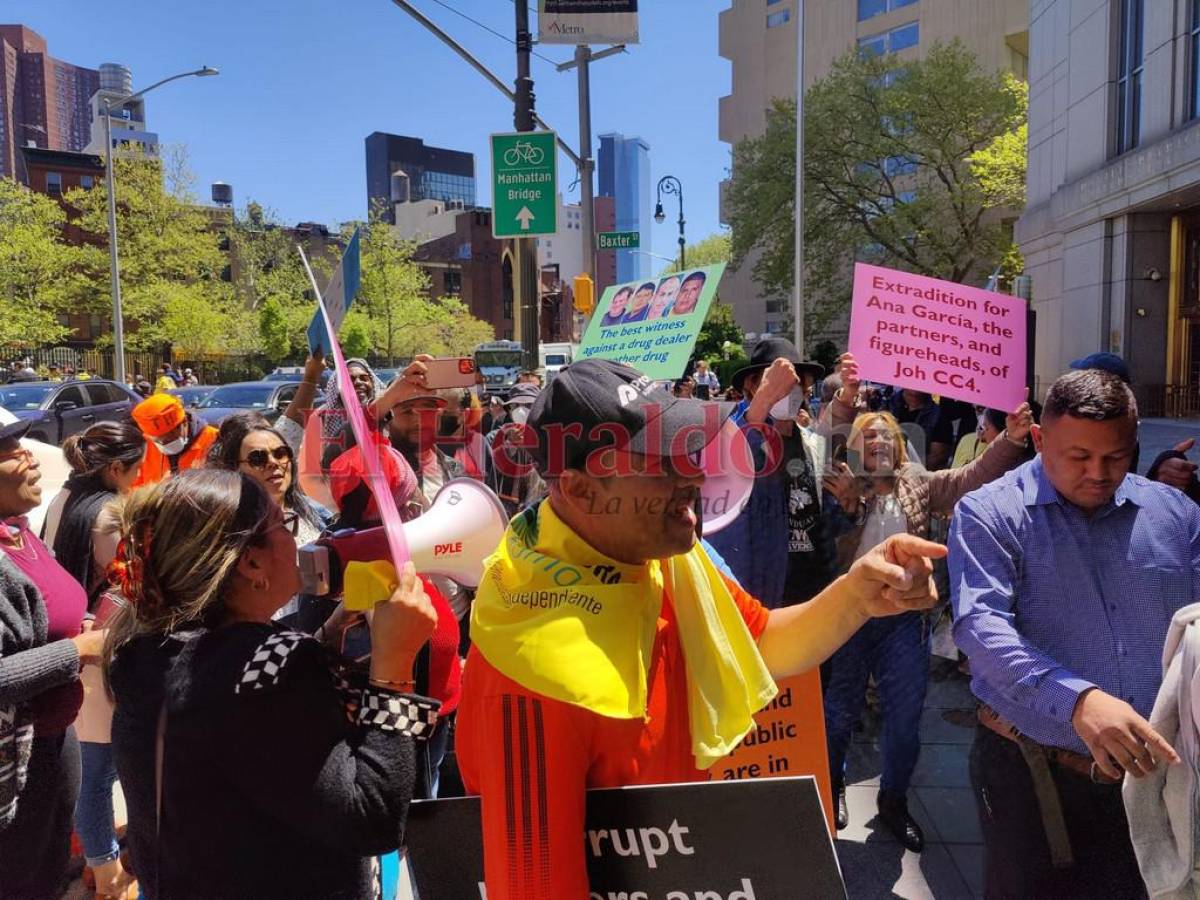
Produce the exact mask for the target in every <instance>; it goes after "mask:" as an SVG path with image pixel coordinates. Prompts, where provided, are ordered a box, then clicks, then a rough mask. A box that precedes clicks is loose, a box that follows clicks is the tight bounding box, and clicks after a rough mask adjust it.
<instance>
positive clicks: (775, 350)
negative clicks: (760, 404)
mask: <svg viewBox="0 0 1200 900" xmlns="http://www.w3.org/2000/svg"><path fill="white" fill-rule="evenodd" d="M777 359H786V360H788V361H789V362H791V364H792V365H793V366H795V367H796V374H797V375H801V376H803V375H805V374H809V375H812V377H813V380H814V381H815V380H817V379H819V378H822V377H824V375H825V367H824V366H823V365H821V364H820V363H815V362H810V361H806V360H802V359H801V358H800V351H798V350H797V349H796V345H795V344H793V343H792V342H791V341H789V340H788V339H787V338H784V337H775V336H773V335H772V336H769V337H765V338H763V339H762V340H761V341H759V342H758V343H757V344H755V345H754V350H753V351H752V352H751V354H750V363H749V365H746V366H743V367H742V368H740V369H738V370H737V371H736V372H734V373H733V378H732V379H731V380H732V383H733V386H734V388H735V389H737V390H739V391H740V390H741V389H742V382H744V381H745V380H746V378H747V376H750V375H753V374H754V373H755V372H761V371H763V369H766V368H767V367H768V366H770V365H771V363H773V362H775V360H777Z"/></svg>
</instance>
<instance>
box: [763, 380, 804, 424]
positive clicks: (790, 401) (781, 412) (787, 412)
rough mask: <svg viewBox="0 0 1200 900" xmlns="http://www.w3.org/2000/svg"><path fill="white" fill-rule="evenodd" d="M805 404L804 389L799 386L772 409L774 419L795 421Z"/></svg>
mask: <svg viewBox="0 0 1200 900" xmlns="http://www.w3.org/2000/svg"><path fill="white" fill-rule="evenodd" d="M803 403H804V388H802V387H800V386H799V385H797V386H796V387H794V388H792V390H791V393H789V394H788V395H787V396H786V397H784V398H783V399H782V400H780V401H778V402H777V403H776V404H775V405H774V406H772V407H771V418H772V419H794V418H796V413H798V412H799V411H800V407H801V405H802V404H803Z"/></svg>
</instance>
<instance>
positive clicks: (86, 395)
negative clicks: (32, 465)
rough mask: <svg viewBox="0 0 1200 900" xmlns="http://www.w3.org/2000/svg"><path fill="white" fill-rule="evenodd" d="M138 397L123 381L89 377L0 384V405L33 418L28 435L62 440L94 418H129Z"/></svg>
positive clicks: (56, 441) (53, 441) (51, 441)
mask: <svg viewBox="0 0 1200 900" xmlns="http://www.w3.org/2000/svg"><path fill="white" fill-rule="evenodd" d="M141 399H142V398H141V397H139V396H138V395H137V394H135V393H134V392H133V391H131V390H129V388H127V387H125V385H123V384H117V382H115V381H105V380H104V379H100V378H92V379H90V380H88V381H68V382H65V383H62V382H57V381H27V382H14V383H11V384H6V385H3V386H0V406H2V407H4V408H5V409H7V410H8V411H9V412H11V413H12V414H13V415H14V416H16V417H17V418H18V419H27V420H30V421H32V422H33V427H32V428H30V429H29V437H30V438H32V439H33V440H35V441H42V442H43V443H47V444H61V443H62V442H63V439H64V438H68V437H70V436H71V435H73V434H76V433H77V432H80V431H83V430H84V429H85V428H87V427H88V426H89V425H92V424H94V423H96V422H104V421H110V422H121V421H128V419H129V414H130V412H131V411H132V410H133V408H134V407H135V406H137V404H138V403H140V402H141Z"/></svg>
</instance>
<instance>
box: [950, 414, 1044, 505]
mask: <svg viewBox="0 0 1200 900" xmlns="http://www.w3.org/2000/svg"><path fill="white" fill-rule="evenodd" d="M1004 425H1005V427H1004V431H1003V432H1002V433H1001V434H999V435H997V437H996V438H995V440H993V441H992V442H991V444H989V445H988V447H987V449H986V450H984V451H983V453H982V454H981V455H980V456H978V457H976V458H975V459H973V460H971V461H970V462H969V463H967V464H966V465H963V466H960V467H959V468H957V469H940V470H938V471H937V472H932V473H930V474H929V475H928V478H929V508H930V510H931V511H932V512H935V513H941V514H943V515H948V514H949V513H950V512H951V511H952V510H953V509H954V504H956V503H958V501H959V500H961V499H962V498H963V497H964V496H966V495H967V494H969V493H970V492H971V491H973V490H975V489H977V488H980V487H983V486H984V485H985V484H987V483H989V482H991V481H995V480H996V479H997V478H999V477H1000V476H1001V475H1003V474H1004V473H1005V472H1007V471H1008V470H1009V469H1012V468H1015V467H1016V466H1017V465H1019V464H1020V462H1021V460H1022V459H1023V458H1024V455H1025V447H1026V443H1027V442H1028V440H1029V431H1030V429H1031V428H1032V427H1033V411H1032V410H1031V409H1030V408H1029V404H1028V403H1022V404H1021V405H1020V406H1019V407H1017V410H1016V412H1012V413H1009V414H1008V418H1007V419H1006V420H1005V423H1004Z"/></svg>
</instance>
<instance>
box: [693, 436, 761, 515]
mask: <svg viewBox="0 0 1200 900" xmlns="http://www.w3.org/2000/svg"><path fill="white" fill-rule="evenodd" d="M700 468H701V469H702V470H703V471H704V485H703V486H702V487H701V488H700V521H701V523H702V526H703V533H704V534H705V536H707V535H710V534H716V533H717V532H718V531H720V530H721V529H722V528H724V527H725V526H726V525H728V524H729V523H730V522H732V521H733V520H734V519H736V518H737V517H738V516H740V515H741V514H742V510H743V509H744V508H745V507H746V504H747V503H749V502H750V492H751V491H753V490H754V455H753V453H752V452H751V450H750V442H749V441H747V440H746V436H745V435H744V434H742V430H741V429H740V428H738V426H737V424H736V423H735V422H734V421H733V420H732V419H727V420H726V421H725V424H724V425H722V426H721V430H720V431H719V432H718V433H717V436H716V437H715V438H713V439H712V440H711V441H709V442H708V444H707V445H706V446H705V447H704V449H703V450H701V451H700Z"/></svg>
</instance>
